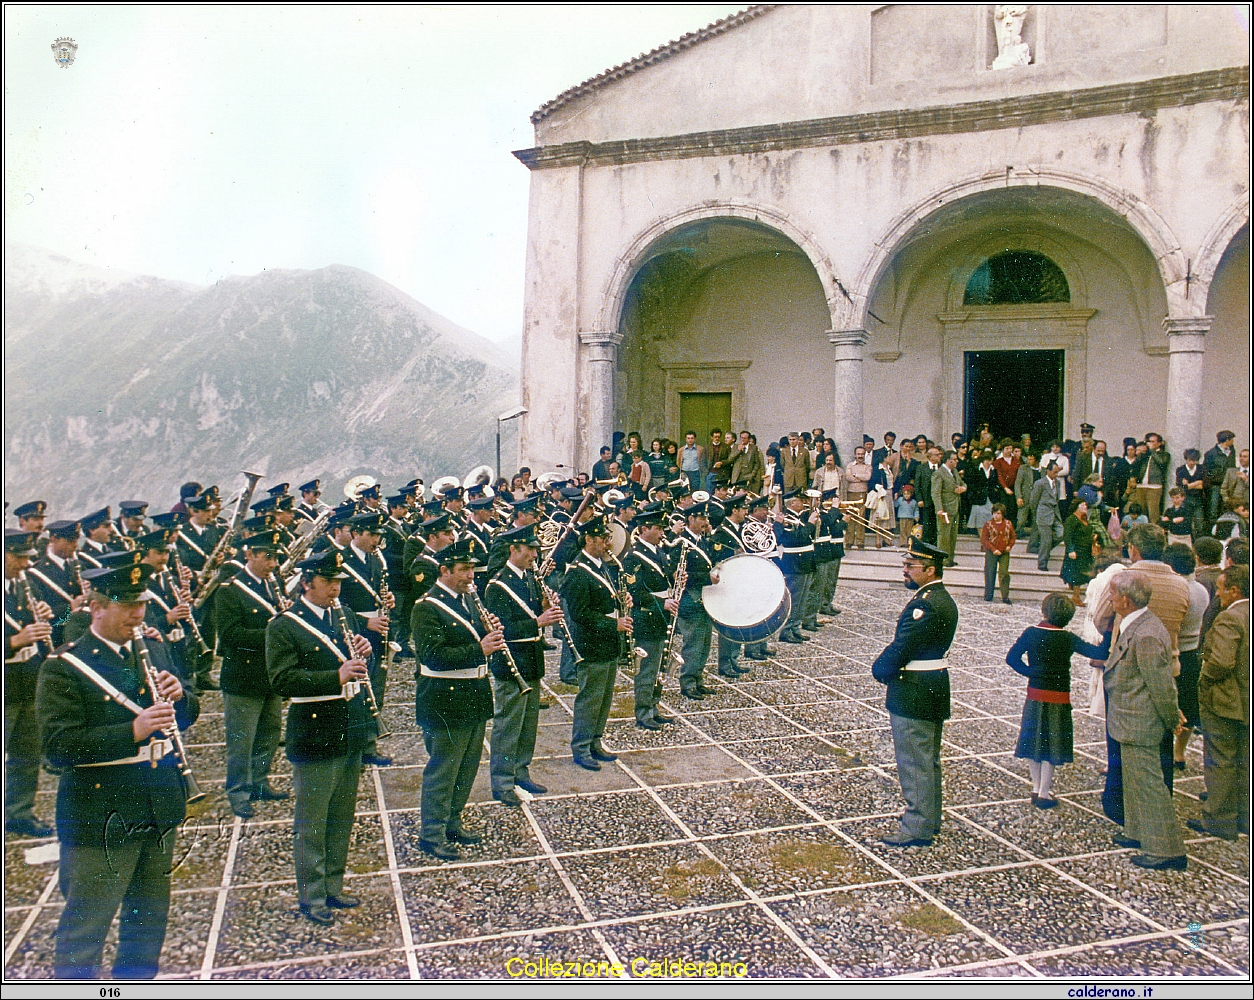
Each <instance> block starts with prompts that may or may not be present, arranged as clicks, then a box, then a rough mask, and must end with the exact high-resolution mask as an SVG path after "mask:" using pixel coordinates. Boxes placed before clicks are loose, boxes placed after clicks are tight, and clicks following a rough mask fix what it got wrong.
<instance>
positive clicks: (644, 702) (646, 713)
mask: <svg viewBox="0 0 1254 1000" xmlns="http://www.w3.org/2000/svg"><path fill="white" fill-rule="evenodd" d="M636 645H637V646H639V647H640V648H641V649H643V650H644V651H645V653H647V654H648V655H647V656H645V658H644V659H643V660H641V661H640V669H639V670H638V671H637V672H636V678H635V681H634V682H633V686H634V688H635V693H636V721H637V722H648V721H649V720H650V719H652V718H653V713H654V711H655V710H656V709H657V699H656V698H654V697H653V689H654V688H656V687H657V675H658V671H659V670H660V669H661V666H662V650H663V647H664V646H665V645H666V640H665V639H639V640H637V641H636Z"/></svg>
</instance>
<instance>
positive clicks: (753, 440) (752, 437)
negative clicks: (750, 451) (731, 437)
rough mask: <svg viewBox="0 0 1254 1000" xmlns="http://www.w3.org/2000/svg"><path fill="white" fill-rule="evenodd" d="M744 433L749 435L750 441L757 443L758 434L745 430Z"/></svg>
mask: <svg viewBox="0 0 1254 1000" xmlns="http://www.w3.org/2000/svg"><path fill="white" fill-rule="evenodd" d="M745 433H746V434H748V435H749V440H750V441H752V442H753V443H754V444H757V443H758V436H757V435H756V434H754V433H753V432H752V431H745Z"/></svg>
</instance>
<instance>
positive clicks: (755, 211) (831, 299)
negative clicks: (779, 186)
mask: <svg viewBox="0 0 1254 1000" xmlns="http://www.w3.org/2000/svg"><path fill="white" fill-rule="evenodd" d="M710 219H739V220H742V221H745V222H754V223H757V224H758V225H760V226H763V227H765V228H767V229H773V230H775V231H776V232H777V233H779V234H780V235H781V236H783V237H785V238H786V239H788V240H790V241H791V242H793V243H795V244H796V245H797V246H798V247H800V248H801V250H802V251H803V252H804V253H805V255H806V257H807V258H809V261H810V264H811V266H813V268H814V271H815V273H816V274H817V275H818V278H819V281H820V283H821V284H822V286H823V295H824V297H825V298H826V300H827V308H828V312H829V313H830V314H831V315H833V316H835V315H836V314H837V310H838V308H839V304H840V303H841V302H845V301H846V300H847V298H848V292H846V291H845V287H844V285H842V284H841V282H840V279H839V278H838V277H837V275H836V269H835V268H834V267H833V266H832V262H831V258H830V257H829V256H828V254H827V251H826V250H824V249H823V247H822V245H821V244H820V243H819V241H818V240H817V239H816V238H815V236H814V235H813V234H812V233H810V232H809V231H807V230H805V229H802V228H801V227H800V226H798V225H797V224H796V223H795V222H794V221H793V220H792V219H791V217H790V216H789V215H788V214H787V213H786V212H784V211H782V210H780V209H776V208H772V207H770V206H767V205H760V204H755V203H752V202H745V201H721V202H706V203H704V204H701V205H696V206H692V207H690V208H685V209H681V210H680V211H678V212H672V213H669V214H667V215H663V216H660V217H658V218H656V219H654V220H653V221H652V222H650V223H649V224H648V225H647V226H645V227H644V228H643V229H641V230H640V231H639V232H638V233H637V234H636V235H635V236H634V237H633V238H632V240H631V242H630V243H628V244H627V246H626V248H625V249H624V250H623V252H622V253H621V254H619V255H618V257H617V258H615V260H614V264H613V266H612V267H611V269H610V273H609V276H608V277H607V279H606V281H605V284H604V285H603V287H602V289H601V295H600V299H601V308H600V310H599V312H598V315H597V326H596V329H597V330H617V329H618V326H619V320H620V318H621V317H622V312H623V303H624V301H625V300H626V297H627V290H628V289H629V288H630V287H631V283H632V281H633V280H634V279H635V276H636V273H637V271H639V269H640V267H641V266H642V265H643V264H644V262H645V261H646V260H647V259H648V252H649V249H650V248H651V247H652V246H653V245H654V244H655V243H656V242H657V241H658V240H659V239H661V238H662V237H663V236H665V235H666V234H667V233H670V232H673V231H675V230H677V229H679V228H680V227H682V226H685V225H688V224H690V223H693V222H701V221H706V220H710Z"/></svg>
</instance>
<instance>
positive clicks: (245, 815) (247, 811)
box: [231, 802, 255, 819]
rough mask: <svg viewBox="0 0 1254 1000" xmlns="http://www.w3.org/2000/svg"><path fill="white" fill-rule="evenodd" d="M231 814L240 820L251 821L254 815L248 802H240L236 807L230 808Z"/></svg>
mask: <svg viewBox="0 0 1254 1000" xmlns="http://www.w3.org/2000/svg"><path fill="white" fill-rule="evenodd" d="M231 812H233V813H235V815H236V816H238V817H239V818H240V819H252V818H253V816H254V815H255V814H254V812H253V807H252V803H250V802H241V803H240V804H239V805H237V806H231Z"/></svg>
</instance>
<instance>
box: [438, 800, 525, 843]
mask: <svg viewBox="0 0 1254 1000" xmlns="http://www.w3.org/2000/svg"><path fill="white" fill-rule="evenodd" d="M514 797H515V798H517V797H518V796H514ZM445 836H447V837H448V839H449V840H451V841H452V842H453V843H454V844H465V845H466V846H467V847H474V846H475V844H482V843H483V838H482V837H481V836H479V834H477V833H469V832H468V831H466V830H463V829H461V828H460V827H459V828H458V829H456V830H448V831H446V834H445Z"/></svg>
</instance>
